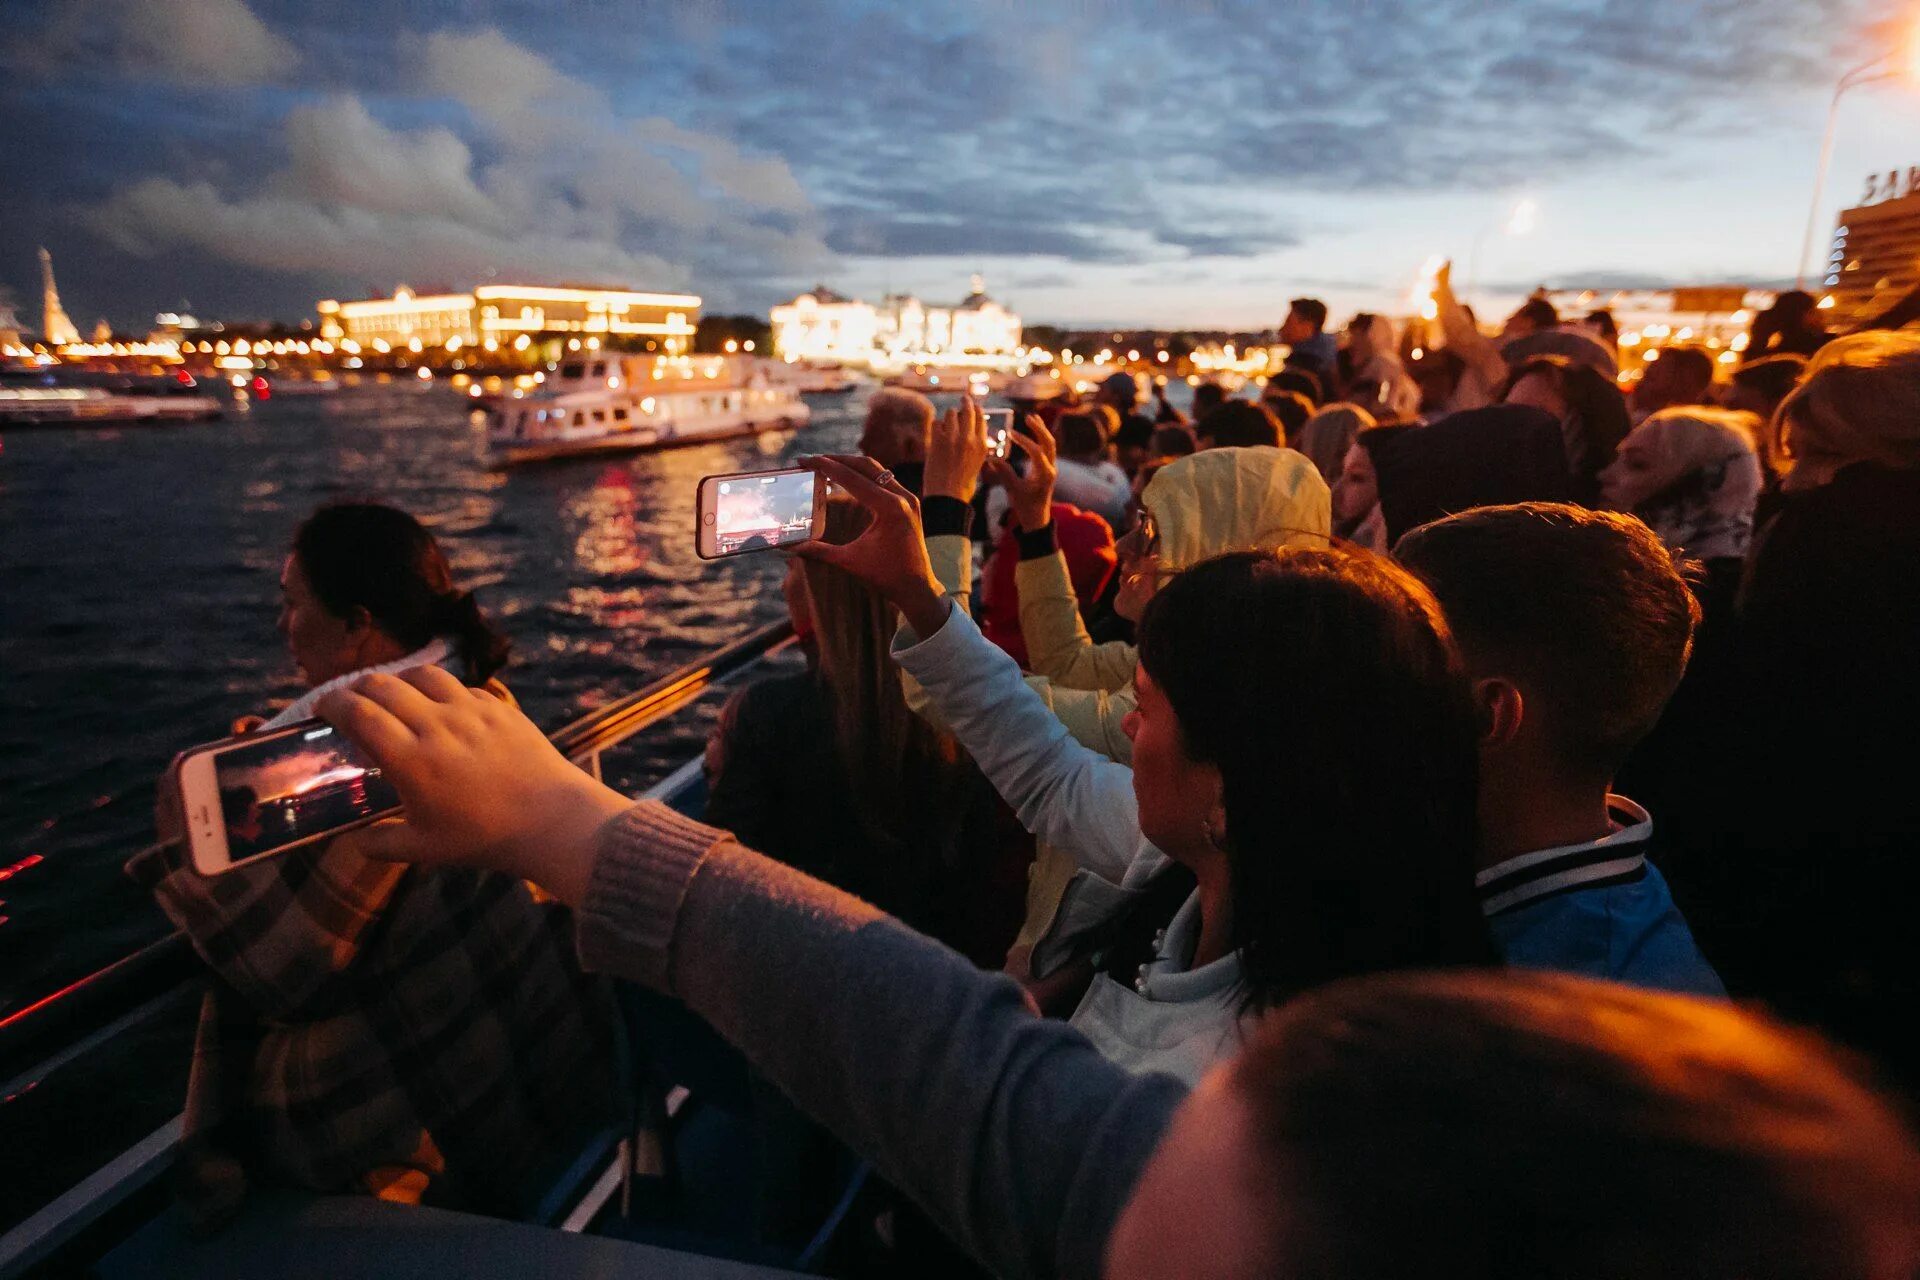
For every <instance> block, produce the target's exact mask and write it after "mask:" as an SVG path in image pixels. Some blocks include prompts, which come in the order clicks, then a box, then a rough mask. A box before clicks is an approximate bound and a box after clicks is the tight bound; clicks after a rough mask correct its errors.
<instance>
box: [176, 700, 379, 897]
mask: <svg viewBox="0 0 1920 1280" xmlns="http://www.w3.org/2000/svg"><path fill="white" fill-rule="evenodd" d="M175 770H176V773H177V775H178V782H179V787H180V812H181V813H183V814H184V815H186V835H187V853H188V856H189V858H190V859H191V860H192V862H193V867H194V870H196V871H198V872H200V873H201V874H202V875H218V874H219V873H220V872H222V871H230V870H232V869H233V868H234V867H238V866H243V865H245V864H246V863H249V862H255V861H258V860H259V859H261V858H270V857H273V856H274V855H276V854H281V853H285V852H287V851H288V850H290V849H297V848H299V847H300V846H301V845H305V844H311V843H313V842H314V841H316V840H322V839H325V838H327V837H329V836H334V835H338V834H339V833H340V832H342V831H347V830H350V829H352V828H354V827H359V826H365V825H366V824H367V823H369V822H373V821H375V820H377V819H380V818H384V817H387V816H388V815H390V814H393V813H397V812H398V811H399V809H400V797H399V796H398V795H397V794H395V792H394V790H393V787H392V785H391V784H390V783H388V782H387V780H386V778H385V777H383V776H382V775H381V773H380V770H379V769H377V768H375V767H374V766H373V764H372V763H371V762H369V761H368V760H367V759H366V758H365V757H364V756H362V755H361V754H360V753H359V751H358V750H356V749H355V748H354V746H353V744H352V743H350V742H348V741H347V740H346V738H345V737H343V736H342V735H341V734H340V733H339V731H338V730H336V729H335V728H334V727H333V726H332V725H330V724H328V723H327V722H326V721H324V720H302V721H301V722H300V723H298V724H291V725H288V726H287V727H286V728H284V729H277V730H274V731H273V732H271V733H253V734H247V735H246V736H244V737H239V738H227V739H224V740H222V741H220V742H210V743H208V744H207V745H206V746H204V747H195V748H194V749H193V750H191V751H188V752H186V753H184V754H183V755H181V757H180V758H179V760H178V761H176V762H175Z"/></svg>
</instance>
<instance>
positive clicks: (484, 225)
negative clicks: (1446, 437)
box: [0, 0, 1920, 327]
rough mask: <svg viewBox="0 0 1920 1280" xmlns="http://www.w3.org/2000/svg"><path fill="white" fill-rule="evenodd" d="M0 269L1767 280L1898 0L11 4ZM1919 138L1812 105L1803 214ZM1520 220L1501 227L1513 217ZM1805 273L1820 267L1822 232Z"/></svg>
mask: <svg viewBox="0 0 1920 1280" xmlns="http://www.w3.org/2000/svg"><path fill="white" fill-rule="evenodd" d="M0 10H3V11H4V13H5V14H6V16H7V19H8V21H7V22H6V24H5V27H4V29H3V30H0V118H3V119H4V121H5V125H4V131H3V132H0V138H4V141H0V148H4V151H0V173H4V175H5V181H0V286H10V287H11V288H12V290H13V292H14V294H15V296H16V297H17V298H18V299H19V300H20V301H22V302H25V303H27V304H29V306H28V308H27V310H28V312H29V314H30V315H31V316H33V317H35V318H37V300H38V281H37V269H36V265H35V262H34V257H33V251H34V248H35V246H36V245H39V244H43V243H44V244H45V245H47V246H48V247H49V248H50V249H51V250H52V251H53V253H54V255H55V262H56V266H57V268H58V270H59V273H60V281H61V289H62V293H63V296H64V297H65V299H66V302H67V307H68V310H69V311H70V312H71V313H72V314H73V315H74V317H75V319H76V320H77V321H79V322H80V323H81V324H82V326H83V327H84V326H87V325H90V324H91V323H92V322H93V320H94V319H96V318H98V317H101V316H105V317H107V318H109V319H111V320H113V321H114V322H115V323H116V324H119V325H123V326H144V325H145V324H146V323H147V322H148V320H149V319H150V317H151V315H152V313H153V312H155V311H156V310H160V309H163V308H167V309H171V308H174V307H178V306H180V305H182V304H189V305H191V306H192V307H194V308H195V309H197V310H200V311H202V312H205V313H208V314H213V315H219V316H225V317H232V318H245V317H277V318H282V319H300V318H305V317H309V316H310V315H311V313H312V304H313V301H314V299H316V298H318V297H323V296H340V297H353V296H365V295H366V294H367V293H369V292H371V291H387V290H390V289H391V288H392V286H393V285H394V284H395V283H398V282H401V281H405V282H408V283H411V284H413V285H415V286H431V285H438V284H450V285H457V286H462V287H464V286H470V285H472V284H475V283H484V282H486V281H488V280H500V281H521V282H529V281H544V282H560V281H602V282H612V283H624V284H630V285H634V286H639V287H656V288H674V289H690V290H693V291H696V292H698V293H701V294H703V295H704V296H705V297H706V299H707V307H708V310H710V311H731V310H750V311H762V310H764V309H765V307H767V306H768V305H769V304H770V303H772V302H774V301H776V300H778V299H779V298H781V297H785V296H790V295H791V294H793V293H794V292H797V291H798V290H799V289H800V288H803V287H805V286H808V285H810V284H812V283H813V282H814V281H816V280H821V281H826V282H828V283H831V284H833V285H834V286H836V287H838V288H840V289H841V290H843V291H845V292H853V293H863V294H868V295H877V294H879V293H880V292H882V291H884V290H886V289H888V288H893V289H897V290H913V291H917V292H919V293H921V294H922V296H925V297H929V298H933V299H939V300H945V299H950V298H954V297H958V296H959V295H961V294H963V293H964V292H965V281H966V277H967V275H968V274H969V273H970V272H973V271H980V272H982V273H984V274H985V275H986V277H987V280H988V283H989V287H990V289H991V291H992V292H993V293H994V294H995V295H996V296H1000V297H1002V298H1005V299H1007V300H1010V301H1011V302H1012V303H1013V304H1015V306H1016V307H1017V308H1018V309H1019V310H1021V311H1022V312H1023V313H1024V314H1025V315H1026V316H1027V317H1028V318H1029V319H1030V320H1033V321H1055V322H1067V323H1080V322H1087V323H1153V324H1161V325H1195V326H1198V325H1232V326H1248V327H1255V326H1265V325H1269V324H1272V323H1274V322H1275V321H1276V320H1277V317H1278V314H1279V312H1281V311H1283V310H1284V299H1285V298H1286V297H1288V296H1289V295H1290V294H1293V293H1299V292H1313V293H1318V294H1320V295H1321V296H1324V297H1326V298H1327V299H1328V300H1329V301H1330V302H1331V303H1332V304H1333V305H1334V307H1335V309H1336V311H1338V310H1345V309H1351V308H1354V307H1363V306H1365V307H1372V306H1390V305H1392V304H1394V303H1395V302H1396V301H1397V300H1400V299H1403V298H1404V296H1405V293H1406V291H1407V289H1408V287H1409V286H1410V284H1411V283H1412V281H1413V279H1414V277H1415V276H1416V274H1417V273H1418V271H1419V268H1420V264H1421V263H1422V261H1423V260H1424V259H1425V258H1426V257H1427V256H1428V255H1430V254H1434V253H1451V254H1453V255H1454V256H1456V257H1457V258H1458V259H1459V260H1460V262H1461V263H1462V265H1461V266H1460V267H1459V268H1457V269H1456V271H1457V274H1462V275H1464V274H1465V271H1466V268H1465V263H1466V260H1467V259H1468V258H1469V257H1470V256H1472V255H1473V253H1474V244H1475V242H1476V240H1478V241H1480V245H1479V251H1478V256H1477V272H1476V274H1477V283H1479V284H1480V285H1481V286H1482V291H1483V292H1486V293H1494V292H1496V291H1501V290H1523V289H1524V288H1525V287H1527V286H1530V285H1532V284H1534V283H1538V282H1543V281H1545V282H1552V283H1556V284H1578V283H1588V282H1591V283H1595V284H1599V285H1620V284H1631V283H1658V282H1689V281H1691V282H1708V283H1711V282H1724V281H1753V282H1761V281H1771V280H1778V279H1779V278H1781V277H1783V276H1791V275H1792V274H1793V270H1794V266H1795V262H1796V259H1797V257H1798V253H1799V246H1800V237H1801V232H1802V228H1803V226H1804V223H1805V218H1806V209H1807V201H1808V198H1809V195H1810V193H1811V184H1812V176H1813V167H1814V158H1815V153H1816V150H1817V148H1818V143H1819V134H1820V128H1821V125H1822V123H1823V121H1824V118H1825V111H1826V101H1827V97H1828V95H1829V94H1830V93H1831V91H1832V85H1833V83H1834V81H1835V79H1836V78H1837V77H1838V76H1839V74H1840V73H1841V72H1842V71H1844V70H1845V69H1847V68H1848V67H1850V66H1853V65H1855V64H1856V63H1858V62H1861V61H1862V60H1864V59H1865V58H1867V57H1869V56H1871V55H1873V54H1874V53H1876V52H1878V51H1881V50H1891V49H1894V48H1896V47H1897V46H1898V45H1899V44H1900V43H1901V41H1902V40H1903V38H1904V36H1903V33H1902V31H1901V24H1902V22H1903V20H1904V19H1906V18H1908V17H1913V16H1920V4H1916V3H1914V0H1326V2H1323V0H1263V2H1258V3H1245V4H1242V3H1228V2H1227V0H1161V2H1159V3H1148V2H1145V0H1143V2H1141V3H1122V2H1120V0H1081V2H1080V3H1048V2H1046V0H1022V2H1015V0H967V2H964V3H962V2H958V0H955V2H952V3H946V2H941V0H897V2H896V3H879V2H876V0H517V2H515V0H493V2H483V0H6V3H5V4H4V5H3V6H0ZM1909 164H1920V88H1914V87H1910V86H1908V85H1907V84H1905V83H1901V82H1888V83H1885V84H1879V85H1871V86H1867V87H1864V88H1862V89H1859V90H1856V91H1855V92H1854V93H1853V94H1852V95H1851V96H1850V97H1849V98H1848V99H1847V102H1846V105H1845V106H1844V107H1843V109H1842V116H1841V122H1840V131H1839V143H1838V146H1837V148H1836V152H1835V159H1834V165H1833V180H1832V183H1831V185H1830V187H1829V195H1830V199H1829V200H1828V201H1827V212H1824V213H1823V226H1822V231H1821V235H1822V237H1823V238H1824V236H1825V234H1826V230H1827V227H1829V226H1830V224H1831V219H1830V211H1831V210H1834V209H1838V208H1840V207H1843V206H1844V205H1845V204H1847V203H1851V202H1852V199H1853V198H1854V197H1855V196H1856V195H1857V193H1858V192H1859V190H1860V188H1861V186H1862V185H1863V179H1864V176H1865V175H1866V173H1867V172H1869V171H1870V170H1878V171H1883V172H1884V171H1885V170H1887V169H1889V168H1892V167H1895V166H1898V167H1901V168H1904V167H1905V166H1907V165H1909ZM1523 197H1530V198H1532V199H1534V200H1536V201H1537V202H1538V207H1539V215H1538V223H1537V228H1536V230H1535V231H1534V232H1533V234H1531V235H1529V236H1526V237H1519V238H1516V237H1509V236H1506V235H1504V234H1502V233H1501V230H1500V226H1501V223H1502V222H1503V220H1504V218H1505V215H1506V212H1507V211H1508V210H1509V209H1511V208H1512V207H1513V205H1514V204H1515V202H1516V201H1517V200H1519V199H1521V198H1523ZM1822 256H1824V254H1823V255H1822Z"/></svg>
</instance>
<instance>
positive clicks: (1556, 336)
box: [1433, 263, 1620, 465]
mask: <svg viewBox="0 0 1920 1280" xmlns="http://www.w3.org/2000/svg"><path fill="white" fill-rule="evenodd" d="M1433 301H1434V306H1435V308H1436V309H1437V311H1438V312H1439V320H1440V328H1441V332H1442V334H1443V335H1444V337H1445V339H1446V344H1445V349H1446V350H1448V351H1451V352H1453V353H1454V354H1456V355H1457V356H1459V357H1460V360H1461V365H1462V368H1461V374H1460V378H1459V381H1458V383H1457V384H1456V387H1455V391H1454V397H1453V400H1452V402H1451V404H1450V405H1449V406H1448V407H1450V408H1452V409H1455V410H1460V409H1478V408H1481V407H1483V406H1485V405H1489V404H1496V403H1498V402H1499V399H1500V395H1499V389H1500V387H1501V385H1502V384H1504V383H1505V382H1507V381H1508V379H1509V378H1510V377H1511V375H1512V373H1513V371H1514V370H1516V369H1518V368H1519V367H1521V366H1523V365H1525V364H1527V363H1528V362H1530V361H1532V360H1534V359H1535V358H1537V357H1540V356H1555V357H1558V358H1560V359H1561V360H1563V361H1565V362H1567V363H1569V364H1574V365H1582V366H1585V367H1586V368H1588V369H1590V370H1592V371H1593V372H1594V373H1597V374H1599V375H1600V376H1601V377H1602V378H1604V379H1606V380H1607V381H1608V382H1612V381H1614V380H1615V379H1616V378H1618V376H1619V373H1620V361H1619V353H1618V352H1617V351H1616V349H1615V348H1614V347H1612V346H1611V345H1609V344H1608V343H1606V342H1603V341H1601V340H1600V339H1599V338H1596V337H1593V336H1592V335H1590V334H1587V333H1584V332H1581V331H1580V330H1578V329H1573V328H1567V327H1563V326H1562V325H1561V323H1560V316H1559V313H1558V312H1556V311H1555V310H1554V308H1553V303H1552V302H1550V301H1549V300H1548V299H1546V298H1544V297H1542V296H1540V295H1539V294H1535V295H1534V296H1532V297H1530V298H1528V299H1527V300H1526V301H1525V302H1523V303H1521V304H1520V306H1519V307H1518V308H1516V309H1515V310H1514V312H1513V314H1512V315H1510V316H1508V317H1507V320H1506V323H1505V324H1504V325H1503V326H1501V329H1500V333H1499V336H1498V337H1497V338H1489V337H1488V336H1487V335H1486V334H1484V333H1481V332H1480V327H1479V325H1478V324H1477V323H1475V321H1474V319H1473V313H1472V312H1470V311H1469V310H1468V309H1467V308H1466V307H1465V306H1464V305H1462V303H1461V302H1460V300H1459V299H1458V298H1457V297H1455V296H1454V293H1453V264H1452V263H1446V264H1443V265H1442V266H1441V268H1440V270H1439V272H1438V273H1436V275H1435V277H1434V285H1433ZM1608 448H1609V450H1611V448H1612V446H1611V445H1609V446H1608ZM1602 465H1604V462H1603V463H1602Z"/></svg>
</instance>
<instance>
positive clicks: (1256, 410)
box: [1193, 400, 1287, 449]
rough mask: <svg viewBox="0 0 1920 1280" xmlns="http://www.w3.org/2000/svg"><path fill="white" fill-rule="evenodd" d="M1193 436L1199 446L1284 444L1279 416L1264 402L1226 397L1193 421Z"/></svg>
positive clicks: (1221, 446)
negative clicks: (1208, 411) (1205, 414)
mask: <svg viewBox="0 0 1920 1280" xmlns="http://www.w3.org/2000/svg"><path fill="white" fill-rule="evenodd" d="M1193 435H1194V439H1195V440H1196V441H1197V442H1198V443H1199V445H1200V447H1201V448H1202V449H1241V448H1247V447H1250V446H1254V445H1266V446H1268V447H1269V448H1274V449H1281V448H1285V447H1286V443H1287V437H1286V435H1285V434H1284V433H1283V432H1282V431H1281V429H1280V420H1279V419H1278V418H1276V417H1274V416H1273V410H1271V409H1269V408H1268V407H1267V406H1266V405H1265V404H1252V403H1250V402H1248V401H1246V400H1229V401H1227V402H1226V403H1225V404H1223V405H1221V406H1220V407H1219V408H1218V409H1215V410H1214V411H1213V412H1212V413H1209V414H1208V415H1207V416H1206V417H1204V418H1202V419H1200V420H1199V421H1198V422H1196V423H1194V424H1193Z"/></svg>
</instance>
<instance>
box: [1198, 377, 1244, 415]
mask: <svg viewBox="0 0 1920 1280" xmlns="http://www.w3.org/2000/svg"><path fill="white" fill-rule="evenodd" d="M1232 398H1233V397H1232V396H1229V395H1228V394H1227V389H1226V388H1225V387H1223V386H1221V385H1220V384H1219V383H1217V382H1215V381H1214V380H1213V379H1211V378H1208V379H1205V380H1204V381H1202V382H1199V383H1196V384H1195V385H1194V388H1193V413H1192V415H1191V417H1190V419H1189V421H1191V422H1198V421H1200V419H1202V418H1204V417H1206V416H1207V415H1208V414H1210V413H1212V412H1213V411H1214V410H1215V409H1218V408H1219V407H1220V406H1221V405H1223V404H1225V403H1226V402H1227V401H1228V400H1231V399H1232Z"/></svg>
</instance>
